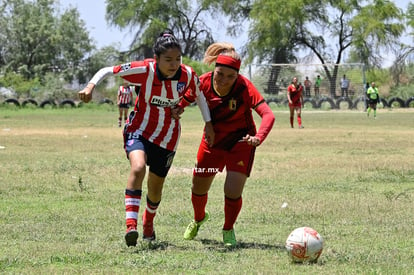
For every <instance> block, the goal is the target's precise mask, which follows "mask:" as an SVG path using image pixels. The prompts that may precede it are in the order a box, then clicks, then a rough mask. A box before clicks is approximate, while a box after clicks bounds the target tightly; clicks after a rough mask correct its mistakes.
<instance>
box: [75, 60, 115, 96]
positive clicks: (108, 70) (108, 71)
mask: <svg viewBox="0 0 414 275" xmlns="http://www.w3.org/2000/svg"><path fill="white" fill-rule="evenodd" d="M112 74H113V67H105V68H102V69H100V70H99V71H98V72H97V73H96V74H95V75H94V76H93V77H92V79H91V80H90V81H89V83H88V85H86V87H85V88H83V90H81V91H80V92H79V93H78V96H79V99H80V100H82V101H83V102H85V103H88V102H89V101H91V99H92V93H93V90H94V89H95V86H96V85H97V84H98V83H99V82H100V81H102V80H103V79H104V78H106V77H107V76H108V75H112Z"/></svg>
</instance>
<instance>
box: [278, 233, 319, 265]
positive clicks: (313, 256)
mask: <svg viewBox="0 0 414 275" xmlns="http://www.w3.org/2000/svg"><path fill="white" fill-rule="evenodd" d="M285 247H286V249H287V251H288V255H289V257H290V258H291V260H292V261H293V262H297V263H303V262H317V260H318V258H319V256H320V255H321V253H322V249H323V238H322V236H321V235H320V234H319V233H318V232H317V231H316V230H315V229H313V228H310V227H299V228H296V229H295V230H293V231H292V232H291V233H290V234H289V236H288V238H287V240H286V246H285Z"/></svg>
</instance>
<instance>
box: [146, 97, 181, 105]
mask: <svg viewBox="0 0 414 275" xmlns="http://www.w3.org/2000/svg"><path fill="white" fill-rule="evenodd" d="M179 102H180V98H177V99H171V98H166V97H161V96H156V95H155V96H153V97H152V98H151V104H153V105H157V106H160V107H170V106H175V105H177V104H178V103H179Z"/></svg>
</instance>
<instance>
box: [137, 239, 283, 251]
mask: <svg viewBox="0 0 414 275" xmlns="http://www.w3.org/2000/svg"><path fill="white" fill-rule="evenodd" d="M200 242H201V243H202V244H203V245H204V246H205V248H206V249H209V250H216V251H222V252H225V251H233V250H241V249H262V250H280V251H284V250H286V248H285V246H284V245H281V244H280V245H279V244H275V245H272V244H263V243H256V242H242V241H238V242H237V245H236V246H235V247H225V246H224V245H223V242H220V241H217V240H210V239H201V240H200ZM167 249H168V250H171V249H176V250H188V249H189V248H188V246H179V245H176V244H173V243H170V242H166V241H152V242H147V241H141V242H138V244H137V246H136V247H134V253H139V252H142V251H146V250H167Z"/></svg>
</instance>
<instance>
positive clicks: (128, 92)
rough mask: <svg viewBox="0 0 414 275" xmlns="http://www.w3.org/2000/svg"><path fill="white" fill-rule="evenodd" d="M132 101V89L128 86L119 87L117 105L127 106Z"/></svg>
mask: <svg viewBox="0 0 414 275" xmlns="http://www.w3.org/2000/svg"><path fill="white" fill-rule="evenodd" d="M131 99H132V89H131V87H129V86H126V87H124V86H119V89H118V104H129V103H130V102H131Z"/></svg>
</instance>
